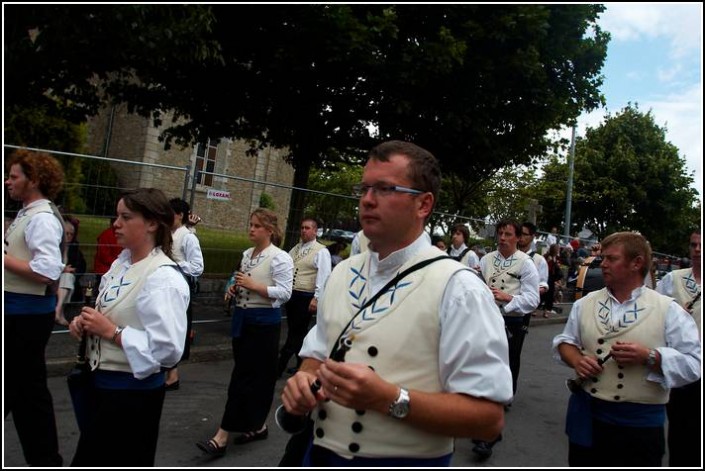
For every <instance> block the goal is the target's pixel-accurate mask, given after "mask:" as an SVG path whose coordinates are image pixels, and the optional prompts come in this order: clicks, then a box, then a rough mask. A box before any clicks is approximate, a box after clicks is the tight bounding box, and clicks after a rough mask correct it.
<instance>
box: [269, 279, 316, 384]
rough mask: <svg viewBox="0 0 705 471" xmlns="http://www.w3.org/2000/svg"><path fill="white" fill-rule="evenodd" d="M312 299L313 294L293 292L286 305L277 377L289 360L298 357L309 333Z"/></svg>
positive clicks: (299, 361) (298, 361)
mask: <svg viewBox="0 0 705 471" xmlns="http://www.w3.org/2000/svg"><path fill="white" fill-rule="evenodd" d="M312 299H313V293H306V292H303V291H294V292H293V293H291V299H289V301H288V302H287V303H286V324H287V334H286V342H284V346H283V347H282V349H281V351H280V352H279V364H278V368H277V376H281V375H282V373H284V370H285V369H286V366H287V365H288V364H289V359H290V358H291V357H292V356H294V355H298V354H299V351H300V350H301V346H302V345H303V344H304V338H305V337H306V334H308V331H309V324H310V322H311V316H312V313H311V312H310V311H309V310H308V306H309V304H310V303H311V300H312ZM300 364H301V360H300V359H298V360H297V366H298V365H300Z"/></svg>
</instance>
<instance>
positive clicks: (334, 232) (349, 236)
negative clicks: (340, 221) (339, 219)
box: [323, 229, 355, 243]
mask: <svg viewBox="0 0 705 471" xmlns="http://www.w3.org/2000/svg"><path fill="white" fill-rule="evenodd" d="M323 238H324V239H328V240H343V241H345V242H348V243H350V242H352V240H353V239H354V238H355V233H354V232H353V231H346V230H344V229H330V230H329V231H327V232H326V233H325V234H323Z"/></svg>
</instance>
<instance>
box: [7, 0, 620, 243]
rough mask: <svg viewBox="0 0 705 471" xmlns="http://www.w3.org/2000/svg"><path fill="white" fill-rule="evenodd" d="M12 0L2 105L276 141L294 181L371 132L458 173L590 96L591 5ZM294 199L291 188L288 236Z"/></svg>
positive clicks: (510, 157) (522, 159)
mask: <svg viewBox="0 0 705 471" xmlns="http://www.w3.org/2000/svg"><path fill="white" fill-rule="evenodd" d="M22 7H23V6H21V5H13V6H8V7H7V8H6V11H7V10H8V9H10V8H12V9H13V12H12V13H13V16H11V17H9V18H8V16H7V14H6V23H7V24H12V25H13V27H12V31H11V33H12V34H11V35H10V36H11V37H12V38H23V39H22V40H20V41H12V42H11V44H10V46H11V47H12V51H11V52H12V54H10V58H11V59H12V64H13V67H12V68H11V69H8V67H7V59H6V70H15V69H21V66H23V65H28V66H29V69H26V70H28V71H29V72H28V73H22V74H19V77H13V79H12V84H13V89H18V88H21V85H22V83H23V80H27V79H33V78H34V74H37V76H38V77H41V78H42V80H37V83H34V82H33V83H32V86H31V87H28V92H27V93H23V92H22V93H20V95H18V98H17V101H16V102H14V103H13V105H16V104H18V103H21V102H23V101H28V100H30V99H41V97H42V95H43V94H45V93H46V92H47V91H48V90H49V89H51V91H52V95H53V96H55V97H59V98H60V100H59V101H60V102H61V103H71V104H72V105H73V106H72V107H71V111H74V112H76V113H77V114H80V113H83V114H84V115H90V114H91V113H94V112H95V111H96V109H97V107H98V105H100V104H101V103H102V102H105V101H125V102H127V103H128V105H129V106H130V109H131V110H133V111H135V112H138V113H140V114H142V115H144V116H150V117H152V118H154V119H155V120H156V121H160V120H161V119H163V114H162V113H163V112H165V111H172V112H173V116H174V119H175V120H174V122H172V123H171V125H170V126H168V127H167V129H166V131H165V133H164V135H163V137H164V138H165V139H166V141H167V144H168V143H169V142H171V141H173V142H176V143H178V144H182V145H188V144H192V143H193V142H195V141H199V140H204V139H205V138H206V137H208V136H227V137H235V138H243V139H248V140H251V142H254V143H257V144H254V145H253V147H256V146H257V145H261V146H264V145H272V146H274V147H280V148H287V149H288V150H289V152H288V155H287V156H286V158H287V160H288V161H289V162H291V163H292V165H293V166H294V168H295V174H294V186H296V187H304V188H305V187H307V186H308V178H309V172H310V170H311V168H313V167H315V166H319V165H320V164H322V163H323V162H337V161H349V159H350V158H351V157H352V158H360V157H361V156H363V155H364V153H365V151H366V150H367V149H369V147H370V146H371V145H372V143H373V142H375V141H379V140H380V139H390V138H397V139H406V140H411V141H414V142H416V143H418V144H419V145H422V146H423V147H425V148H427V149H429V150H430V151H431V152H433V153H434V154H435V155H436V156H437V157H438V158H439V160H440V161H441V162H442V165H443V169H444V172H445V173H446V174H448V175H450V174H455V175H457V176H458V178H460V179H463V180H466V181H469V182H471V183H472V182H482V181H485V180H487V179H488V178H490V177H491V176H492V175H493V174H494V172H495V170H496V169H498V168H502V167H504V166H507V165H519V164H528V163H530V162H532V161H533V160H534V159H536V158H538V156H540V155H543V153H544V151H545V147H546V144H547V142H546V139H545V137H544V136H545V135H546V132H547V131H548V130H549V129H552V128H556V127H558V126H560V125H563V124H566V123H569V122H571V121H572V120H574V119H576V118H577V116H578V115H579V114H580V113H581V112H582V111H584V110H590V109H593V108H594V107H596V106H597V105H599V104H600V103H601V101H602V97H601V95H600V93H599V86H600V85H601V83H602V77H601V75H600V73H599V72H600V69H601V67H602V65H603V63H604V59H605V56H606V47H607V42H608V40H609V36H608V34H607V33H605V32H603V31H601V30H600V28H599V27H598V26H597V24H596V20H597V17H598V15H599V14H600V13H601V12H602V11H603V10H604V7H602V6H600V5H374V4H368V5H212V6H206V5H189V6H186V7H184V6H175V5H169V6H163V5H131V6H124V5H119V6H102V5H101V6H88V7H83V6H77V5H76V6H70V7H67V6H63V5H62V6H53V5H52V6H44V5H36V6H31V7H26V8H29V10H25V9H23V8H22ZM16 12H25V13H26V12H30V13H32V14H28V13H27V14H20V13H16ZM15 19H20V20H22V21H19V22H17V23H16V24H15V22H14V20H15ZM37 19H39V21H35V20H37ZM30 20H32V21H30ZM28 28H36V29H37V31H39V34H38V36H36V38H34V39H33V40H31V41H30V40H27V38H26V37H24V36H26V31H27V30H28ZM108 31H109V32H110V34H106V32H108ZM23 32H24V36H23ZM6 44H7V42H6ZM38 44H41V46H42V47H38V46H37V45H38ZM6 52H7V48H6ZM25 52H29V54H24V53H25ZM7 56H8V55H7V54H6V57H7ZM43 61H46V62H47V63H48V64H49V65H50V67H46V66H45V65H44V63H43ZM14 66H16V67H14ZM96 78H97V79H98V80H96ZM6 90H7V85H6ZM29 95H31V97H30V96H29ZM182 118H185V119H182ZM371 124H372V125H375V126H376V129H377V130H378V131H377V132H376V133H375V135H374V136H372V135H371V133H370V125H371ZM304 205H305V201H304V199H303V195H302V194H301V193H300V192H295V193H294V195H293V197H292V204H291V207H290V217H289V228H288V230H287V234H288V235H295V234H296V233H298V229H297V226H298V219H297V217H296V216H295V215H296V214H300V213H301V211H302V208H304ZM295 239H296V237H287V240H295Z"/></svg>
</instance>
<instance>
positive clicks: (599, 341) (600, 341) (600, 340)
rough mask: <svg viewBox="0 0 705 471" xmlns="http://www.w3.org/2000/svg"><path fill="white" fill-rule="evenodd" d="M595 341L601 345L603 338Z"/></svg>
mask: <svg viewBox="0 0 705 471" xmlns="http://www.w3.org/2000/svg"><path fill="white" fill-rule="evenodd" d="M597 343H599V344H600V345H602V344H603V343H605V339H597Z"/></svg>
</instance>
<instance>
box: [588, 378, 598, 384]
mask: <svg viewBox="0 0 705 471" xmlns="http://www.w3.org/2000/svg"><path fill="white" fill-rule="evenodd" d="M590 380H591V381H592V382H593V383H597V381H599V380H598V379H597V378H590Z"/></svg>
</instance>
